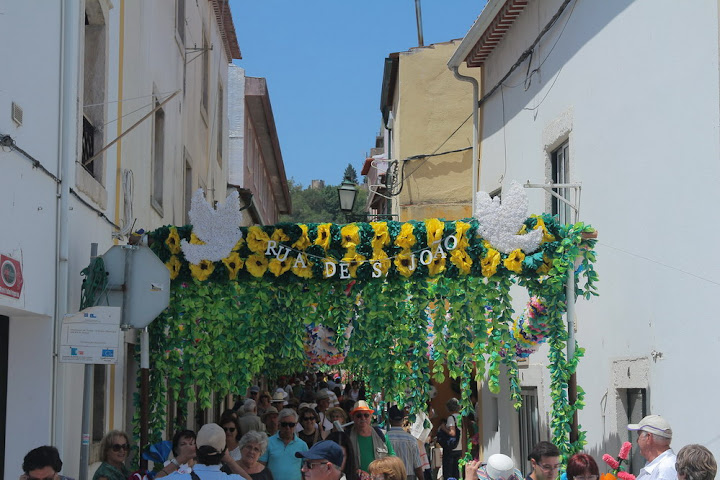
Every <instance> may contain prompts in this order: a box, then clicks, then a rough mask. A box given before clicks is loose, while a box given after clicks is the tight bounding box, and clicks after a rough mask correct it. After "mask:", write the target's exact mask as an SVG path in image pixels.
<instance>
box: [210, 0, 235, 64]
mask: <svg viewBox="0 0 720 480" xmlns="http://www.w3.org/2000/svg"><path fill="white" fill-rule="evenodd" d="M211 2H212V7H213V11H214V12H215V20H216V21H217V24H218V29H219V30H220V37H222V40H223V47H224V48H225V54H226V55H227V57H228V63H230V62H232V60H233V59H237V60H240V59H242V53H240V45H239V44H238V41H237V35H236V34H235V24H234V23H233V19H232V13H230V4H229V0H211Z"/></svg>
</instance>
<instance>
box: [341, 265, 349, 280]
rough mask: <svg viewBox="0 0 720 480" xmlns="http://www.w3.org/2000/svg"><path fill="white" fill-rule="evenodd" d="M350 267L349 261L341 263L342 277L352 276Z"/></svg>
mask: <svg viewBox="0 0 720 480" xmlns="http://www.w3.org/2000/svg"><path fill="white" fill-rule="evenodd" d="M348 268H350V264H349V263H343V262H341V263H340V278H350V271H349V270H348Z"/></svg>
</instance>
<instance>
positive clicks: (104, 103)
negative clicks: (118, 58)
mask: <svg viewBox="0 0 720 480" xmlns="http://www.w3.org/2000/svg"><path fill="white" fill-rule="evenodd" d="M171 93H175V90H173V91H172V92H162V93H158V94H151V95H141V96H139V97H130V98H121V99H118V100H110V101H107V102H101V103H91V104H89V105H83V108H87V107H97V106H99V105H108V104H110V103H119V102H129V101H130V100H139V99H141V98H151V97H153V96H155V95H157V96H162V95H169V94H171Z"/></svg>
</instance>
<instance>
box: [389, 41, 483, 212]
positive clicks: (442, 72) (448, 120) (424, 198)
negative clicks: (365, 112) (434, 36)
mask: <svg viewBox="0 0 720 480" xmlns="http://www.w3.org/2000/svg"><path fill="white" fill-rule="evenodd" d="M459 42H460V41H459V40H455V41H450V42H445V43H438V44H433V45H429V46H426V47H418V48H413V49H410V50H409V51H406V52H399V53H393V54H391V55H390V56H389V57H388V58H387V59H386V63H385V73H384V77H383V95H382V99H381V107H382V111H383V120H384V125H385V127H386V128H387V134H386V145H385V150H386V153H387V154H388V157H389V159H390V160H391V162H392V161H396V162H397V163H395V164H394V166H393V168H391V169H390V174H391V175H390V178H389V182H391V187H390V188H389V191H390V194H391V195H390V196H391V198H392V200H391V202H392V207H391V208H392V213H394V214H397V217H396V218H397V219H398V220H400V221H403V222H404V221H408V220H422V219H426V218H433V217H438V218H445V219H447V220H457V219H461V218H467V217H470V216H471V215H472V198H473V196H474V195H473V192H472V156H473V149H472V146H473V145H472V141H473V140H472V138H473V134H472V126H473V122H472V113H473V105H472V101H471V99H472V85H471V84H470V83H467V82H462V81H459V80H458V79H456V78H455V76H454V75H453V73H452V72H451V71H450V70H449V69H448V67H447V61H448V59H449V58H450V57H451V56H452V54H453V53H454V51H455V49H456V48H457V45H458V44H459ZM460 73H461V74H464V75H469V76H473V77H474V78H477V79H478V81H479V80H480V75H479V73H477V72H470V73H468V72H466V71H463V69H461V71H460ZM461 149H464V150H462V151H460V152H455V153H447V154H443V153H444V152H450V151H454V150H461ZM437 154H441V155H437ZM425 155H433V156H425Z"/></svg>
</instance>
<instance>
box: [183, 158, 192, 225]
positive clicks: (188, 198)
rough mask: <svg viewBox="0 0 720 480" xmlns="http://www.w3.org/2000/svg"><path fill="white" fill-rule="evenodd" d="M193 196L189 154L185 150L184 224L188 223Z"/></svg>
mask: <svg viewBox="0 0 720 480" xmlns="http://www.w3.org/2000/svg"><path fill="white" fill-rule="evenodd" d="M192 196H193V178H192V161H191V159H190V154H189V153H188V152H187V150H185V215H184V217H183V221H184V222H185V225H190V207H191V202H192Z"/></svg>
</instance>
